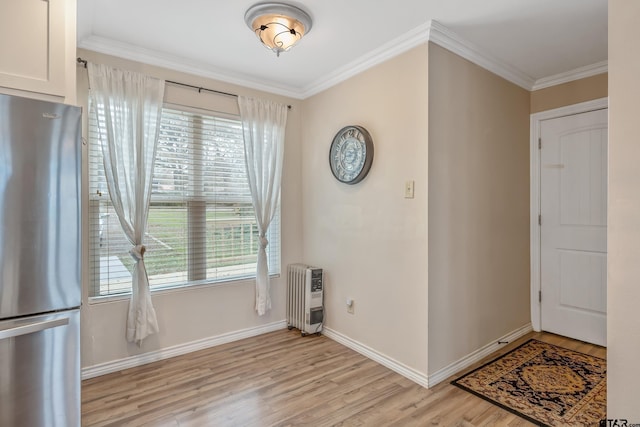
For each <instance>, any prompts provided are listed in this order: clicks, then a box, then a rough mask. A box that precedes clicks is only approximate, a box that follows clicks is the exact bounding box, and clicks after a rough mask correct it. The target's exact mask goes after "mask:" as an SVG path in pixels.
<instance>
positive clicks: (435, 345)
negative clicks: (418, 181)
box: [429, 44, 530, 373]
mask: <svg viewBox="0 0 640 427" xmlns="http://www.w3.org/2000/svg"><path fill="white" fill-rule="evenodd" d="M529 322H530V308H529V92H527V91H526V90H524V89H522V88H520V87H518V86H516V85H514V84H512V83H509V82H507V81H506V80H504V79H502V78H500V77H498V76H496V75H495V74H492V73H490V72H488V71H486V70H484V69H483V68H480V67H478V66H477V65H474V64H472V63H471V62H469V61H466V60H465V59H462V58H461V57H459V56H457V55H455V54H453V53H451V52H449V51H447V50H445V49H443V48H441V47H439V46H437V45H434V44H430V45H429V372H430V373H434V372H436V371H437V370H439V369H442V368H444V367H446V366H448V365H450V364H451V363H454V362H456V361H458V360H459V359H460V358H462V357H464V356H467V355H468V354H470V353H472V352H474V351H475V350H478V349H479V348H481V347H482V346H484V345H487V344H490V343H492V342H494V340H496V339H498V338H500V337H502V336H504V335H506V334H507V333H509V332H512V331H514V330H516V329H518V328H520V327H522V326H524V325H526V324H528V323H529Z"/></svg>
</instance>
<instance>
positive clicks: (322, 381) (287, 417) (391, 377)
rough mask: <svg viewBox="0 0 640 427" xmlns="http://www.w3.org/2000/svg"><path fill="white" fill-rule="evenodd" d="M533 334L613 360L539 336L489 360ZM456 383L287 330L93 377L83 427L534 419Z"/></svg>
mask: <svg viewBox="0 0 640 427" xmlns="http://www.w3.org/2000/svg"><path fill="white" fill-rule="evenodd" d="M529 338H536V339H538V340H541V341H546V342H549V343H552V344H556V345H560V346H563V347H566V348H570V349H572V350H577V351H581V352H583V353H588V354H591V355H594V356H598V357H602V358H605V357H606V349H605V348H602V347H598V346H593V345H590V344H586V343H583V342H580V341H573V340H569V339H567V338H563V337H560V336H557V335H552V334H547V333H531V334H528V335H527V336H526V337H523V338H522V339H520V340H517V341H515V342H513V343H510V344H508V345H506V346H505V347H503V348H502V349H501V350H500V351H499V352H497V353H495V354H493V355H491V356H489V357H487V358H486V361H488V360H491V359H493V358H495V357H497V356H498V355H500V354H502V353H505V352H507V351H509V350H511V349H512V348H514V347H515V346H517V345H519V344H521V343H523V342H524V341H526V340H528V339H529ZM483 362H484V361H483ZM483 362H480V363H478V364H477V365H474V366H472V367H470V368H469V369H467V370H466V371H469V370H471V369H473V368H474V367H476V366H479V365H480V364H482V363H483ZM466 371H465V372H466ZM462 373H463V372H461V373H459V374H457V375H456V377H457V376H459V375H461V374H462ZM451 379H453V377H452V378H451ZM451 379H450V380H451ZM450 380H447V381H444V382H442V383H440V384H438V385H437V386H435V387H432V388H431V389H426V388H423V387H421V386H419V385H417V384H415V383H413V382H411V381H410V380H408V379H406V378H404V377H402V376H400V375H399V374H396V373H394V372H392V371H390V370H389V369H387V368H385V367H383V366H381V365H379V364H377V363H376V362H373V361H371V360H369V359H367V358H365V357H364V356H361V355H360V354H358V353H356V352H354V351H352V350H350V349H348V348H346V347H344V346H342V345H340V344H338V343H336V342H334V341H332V340H330V339H328V338H326V337H324V336H308V337H304V338H303V337H301V336H300V334H299V332H296V331H295V330H294V331H287V330H283V331H277V332H272V333H269V334H265V335H261V336H259V337H254V338H248V339H245V340H242V341H236V342H233V343H229V344H225V345H221V346H218V347H213V348H211V349H207V350H202V351H198V352H194V353H190V354H187V355H184V356H179V357H175V358H172V359H167V360H164V361H160V362H155V363H151V364H148V365H144V366H140V367H137V368H132V369H127V370H124V371H121V372H117V373H113V374H109V375H104V376H101V377H97V378H92V379H89V380H85V381H83V383H82V424H83V425H84V426H138V425H149V426H291V425H310V426H333V425H341V426H391V425H395V426H530V425H532V424H530V423H529V422H527V421H525V420H523V419H521V418H519V417H518V416H516V415H513V414H511V413H509V412H507V411H505V410H503V409H500V408H498V407H496V406H494V405H492V404H490V403H488V402H486V401H484V400H482V399H480V398H478V397H475V396H473V395H471V394H470V393H467V392H465V391H463V390H460V389H458V388H457V387H454V386H452V385H450V384H449V381H450Z"/></svg>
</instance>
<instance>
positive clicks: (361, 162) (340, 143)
mask: <svg viewBox="0 0 640 427" xmlns="http://www.w3.org/2000/svg"><path fill="white" fill-rule="evenodd" d="M372 162H373V140H372V139H371V135H370V134H369V132H367V130H366V129H365V128H363V127H362V126H345V127H343V128H342V129H340V130H339V131H338V133H337V134H336V136H334V137H333V142H332V143H331V150H329V165H330V166H331V172H332V173H333V176H335V177H336V179H337V180H338V181H340V182H344V183H345V184H356V183H358V182H360V181H362V180H363V179H364V177H365V176H367V173H369V169H370V168H371V163H372Z"/></svg>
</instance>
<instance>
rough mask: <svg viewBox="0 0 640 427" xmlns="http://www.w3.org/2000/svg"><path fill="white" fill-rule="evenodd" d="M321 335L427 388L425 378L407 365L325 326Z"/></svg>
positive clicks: (426, 379)
mask: <svg viewBox="0 0 640 427" xmlns="http://www.w3.org/2000/svg"><path fill="white" fill-rule="evenodd" d="M322 334H323V335H324V336H326V337H327V338H330V339H332V340H334V341H336V342H339V343H340V344H342V345H344V346H345V347H348V348H350V349H351V350H354V351H357V352H358V353H360V354H362V355H363V356H366V357H368V358H369V359H371V360H373V361H375V362H378V363H379V364H381V365H382V366H385V367H387V368H389V369H391V370H392V371H394V372H397V373H398V374H400V375H402V376H403V377H406V378H408V379H410V380H411V381H413V382H415V383H417V384H420V385H421V386H423V387H428V383H429V382H428V378H427V376H426V375H425V374H424V373H422V372H419V371H416V370H415V369H413V368H410V367H408V366H407V365H405V364H403V363H400V362H398V361H397V360H394V359H392V358H390V357H389V356H387V355H384V354H382V353H380V352H378V351H376V350H374V349H372V348H371V347H367V346H366V345H364V344H362V343H360V342H358V341H356V340H354V339H351V338H349V337H348V336H346V335H343V334H341V333H340V332H337V331H334V330H333V329H330V328H327V327H326V326H325V327H323V328H322Z"/></svg>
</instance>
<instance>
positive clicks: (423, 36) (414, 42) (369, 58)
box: [302, 22, 431, 99]
mask: <svg viewBox="0 0 640 427" xmlns="http://www.w3.org/2000/svg"><path fill="white" fill-rule="evenodd" d="M430 26H431V22H427V23H425V24H423V25H420V26H418V27H416V28H414V29H413V30H410V31H409V32H407V33H404V34H403V35H401V36H400V37H396V38H395V39H393V40H390V41H389V42H387V43H385V44H383V45H382V46H380V47H379V48H377V49H375V50H373V51H371V52H369V53H367V54H365V55H362V56H361V57H359V58H357V59H355V60H354V61H352V62H350V63H348V64H346V65H345V66H343V67H340V68H338V69H337V70H335V71H334V72H332V73H329V74H328V75H326V76H324V77H323V78H321V79H318V80H316V81H314V82H313V83H311V84H310V85H308V86H306V87H305V88H304V90H303V92H302V93H303V99H304V98H308V97H310V96H313V95H315V94H317V93H320V92H322V91H323V90H326V89H329V88H330V87H332V86H335V85H337V84H338V83H342V82H343V81H345V80H348V79H350V78H351V77H353V76H355V75H357V74H360V73H362V72H363V71H366V70H368V69H369V68H372V67H373V66H375V65H378V64H381V63H383V62H385V61H388V60H389V59H391V58H393V57H395V56H398V55H400V54H401V53H404V52H406V51H408V50H410V49H412V48H414V47H416V46H419V45H421V44H424V43H426V42H428V41H429V28H430Z"/></svg>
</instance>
